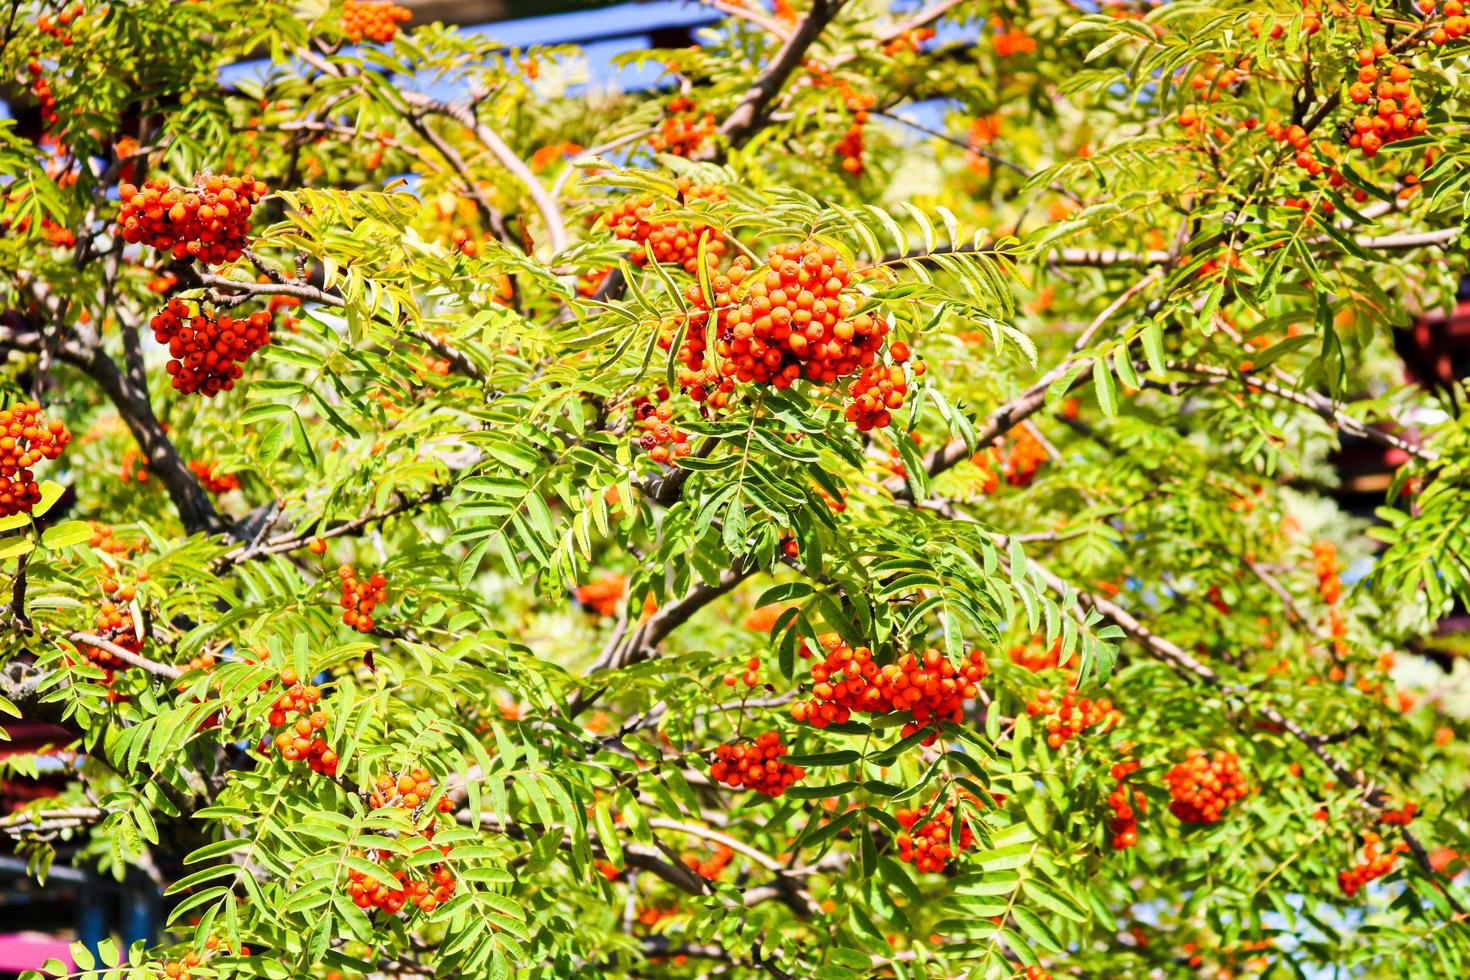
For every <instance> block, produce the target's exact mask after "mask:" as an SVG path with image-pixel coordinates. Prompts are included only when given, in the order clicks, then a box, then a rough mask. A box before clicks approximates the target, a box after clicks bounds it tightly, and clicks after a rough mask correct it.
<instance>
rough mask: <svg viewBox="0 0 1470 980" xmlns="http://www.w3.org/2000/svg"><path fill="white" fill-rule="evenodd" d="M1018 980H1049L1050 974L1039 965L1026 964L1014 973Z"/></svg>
mask: <svg viewBox="0 0 1470 980" xmlns="http://www.w3.org/2000/svg"><path fill="white" fill-rule="evenodd" d="M1016 977H1017V978H1018V980H1051V974H1050V973H1047V972H1046V971H1045V970H1043V969H1042V968H1041V967H1039V966H1028V967H1026V969H1024V970H1022V971H1021V972H1020V973H1018V974H1016Z"/></svg>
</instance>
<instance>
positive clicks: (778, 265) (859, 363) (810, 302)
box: [659, 239, 892, 428]
mask: <svg viewBox="0 0 1470 980" xmlns="http://www.w3.org/2000/svg"><path fill="white" fill-rule="evenodd" d="M710 285H711V290H712V292H713V293H714V306H713V316H714V317H715V323H714V335H715V345H714V349H713V350H706V342H705V332H706V328H707V326H708V320H709V317H710V316H711V308H710V306H709V305H708V304H707V303H706V301H705V298H704V295H703V292H702V291H701V290H700V288H699V284H697V283H691V284H690V286H689V288H688V290H687V291H686V293H685V295H686V297H687V298H688V300H689V303H690V306H691V307H692V308H693V310H694V312H692V313H691V314H690V315H689V317H688V324H687V329H686V331H685V335H684V343H683V345H682V347H681V349H680V350H679V352H678V357H679V360H680V361H681V362H682V364H683V367H682V368H681V369H680V371H679V373H678V377H679V386H680V387H681V388H683V389H684V390H685V391H686V392H688V393H689V395H690V397H691V398H693V399H694V400H696V401H700V402H705V403H707V404H708V405H710V406H711V407H712V408H721V407H723V406H724V405H725V404H726V403H727V402H728V400H729V396H730V394H731V393H732V392H733V391H734V389H735V382H737V381H740V382H745V383H749V384H758V385H771V386H772V387H775V388H787V387H790V385H791V384H792V383H793V382H795V381H796V380H797V379H798V378H805V379H807V380H808V381H811V382H814V383H816V384H819V385H831V384H833V383H834V382H836V381H838V380H839V379H841V378H845V377H848V376H849V375H852V374H854V373H855V372H858V371H861V370H863V369H864V368H868V367H871V366H873V365H875V364H878V363H879V354H880V352H881V350H882V348H883V344H884V339H885V338H886V337H887V335H888V325H887V323H885V322H884V321H883V320H881V319H878V318H876V317H874V316H872V315H871V314H868V313H859V312H857V307H858V303H859V299H858V297H857V296H856V295H855V293H854V291H852V290H851V288H850V287H851V285H852V272H851V270H849V269H848V267H847V263H846V262H844V261H843V260H842V259H841V258H840V257H838V255H837V252H836V250H835V249H833V248H832V247H831V246H828V245H822V244H820V243H818V242H817V241H815V240H812V239H808V240H806V241H804V242H801V243H799V244H797V243H789V244H786V245H781V246H778V247H775V248H772V249H771V250H770V251H769V252H768V253H767V261H766V263H765V264H764V265H763V266H761V267H759V268H756V269H752V268H751V262H750V260H749V258H747V257H746V256H743V255H742V256H740V257H739V258H737V259H736V260H735V261H734V263H732V264H731V267H730V270H729V272H727V273H726V274H725V275H721V276H716V277H714V279H713V280H712V281H711V284H710ZM677 326H678V323H677V322H676V321H673V320H671V321H670V322H669V323H668V324H666V326H665V330H664V332H663V335H662V336H661V338H660V341H659V342H660V344H661V346H663V348H664V349H665V350H669V349H671V348H672V345H673V337H674V330H675V328H676V327H677ZM872 380H873V382H874V383H875V384H876V380H877V379H876V377H874V378H873V379H872ZM889 380H890V383H891V376H890V379H889ZM879 391H880V393H881V389H879ZM885 397H886V395H885ZM885 405H891V403H889V402H885ZM891 411H892V408H891V407H885V408H883V409H882V410H881V411H879V412H877V414H876V415H875V417H874V418H873V419H872V422H873V426H874V427H876V428H882V427H884V426H886V425H887V424H888V421H889V413H890V412H891Z"/></svg>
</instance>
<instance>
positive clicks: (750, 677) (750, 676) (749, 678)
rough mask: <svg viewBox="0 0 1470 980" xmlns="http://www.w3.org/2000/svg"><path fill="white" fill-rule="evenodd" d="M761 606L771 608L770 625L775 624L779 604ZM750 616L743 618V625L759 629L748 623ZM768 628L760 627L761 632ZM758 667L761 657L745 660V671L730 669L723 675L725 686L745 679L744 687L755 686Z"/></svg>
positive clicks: (758, 673)
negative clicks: (738, 671)
mask: <svg viewBox="0 0 1470 980" xmlns="http://www.w3.org/2000/svg"><path fill="white" fill-rule="evenodd" d="M761 608H762V609H767V608H769V609H771V610H773V611H772V613H771V625H772V626H774V625H775V622H776V620H775V617H776V616H779V615H780V613H781V609H782V607H781V606H769V607H767V606H762V607H761ZM757 611H759V610H757ZM754 615H755V613H752V614H751V617H753V616H754ZM751 617H747V618H746V620H745V627H746V629H761V627H760V626H751V625H750V621H751ZM770 628H771V627H770V626H766V627H764V629H761V632H766V631H768V630H770ZM760 669H761V658H760V657H751V658H750V659H749V660H747V661H745V673H743V674H737V673H735V672H734V671H731V672H730V673H728V674H726V675H725V686H726V687H734V686H735V685H736V684H739V683H740V682H741V681H742V680H743V681H745V686H746V687H755V686H756V685H757V684H759V683H760V679H761V675H760Z"/></svg>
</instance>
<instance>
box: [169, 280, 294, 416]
mask: <svg viewBox="0 0 1470 980" xmlns="http://www.w3.org/2000/svg"><path fill="white" fill-rule="evenodd" d="M150 325H151V326H152V327H153V337H154V339H155V340H157V341H158V342H159V343H160V344H167V345H168V352H169V356H170V358H171V360H170V361H169V362H168V365H167V370H168V373H169V376H170V377H171V378H173V386H174V388H175V390H177V391H180V392H182V393H184V394H186V395H191V394H194V393H195V392H198V393H200V394H202V395H204V397H205V398H213V397H214V396H215V395H217V394H219V393H220V392H221V391H229V390H230V389H231V388H233V387H235V382H236V381H237V380H239V378H240V376H241V375H242V374H243V373H244V372H243V371H242V370H241V369H240V365H241V364H244V363H245V362H246V361H247V360H249V359H250V355H251V354H254V353H255V352H256V351H258V350H260V348H262V347H264V346H265V345H266V344H269V343H270V342H271V332H270V327H271V315H270V313H269V311H267V310H256V311H255V312H254V313H252V314H250V316H248V317H246V318H244V319H239V320H237V319H235V318H234V317H232V316H230V315H229V314H228V313H224V312H221V313H219V314H217V315H216V316H210V315H208V314H206V313H205V312H204V311H203V309H202V308H201V309H199V310H197V311H192V310H191V309H190V307H189V304H188V303H186V302H184V301H183V300H182V299H179V298H178V297H177V296H175V297H174V298H173V299H171V300H169V301H168V305H167V306H165V307H164V308H163V309H162V310H160V311H159V312H158V313H157V315H155V316H154V317H153V320H152V322H151V324H150Z"/></svg>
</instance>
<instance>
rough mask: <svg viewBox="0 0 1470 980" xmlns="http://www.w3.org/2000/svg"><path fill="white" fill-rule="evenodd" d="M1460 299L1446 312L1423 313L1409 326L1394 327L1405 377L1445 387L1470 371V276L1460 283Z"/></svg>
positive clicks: (1430, 386) (1425, 385)
mask: <svg viewBox="0 0 1470 980" xmlns="http://www.w3.org/2000/svg"><path fill="white" fill-rule="evenodd" d="M1458 298H1459V302H1458V303H1457V304H1455V308H1454V309H1453V310H1451V311H1450V313H1449V315H1448V316H1446V315H1444V314H1443V313H1427V314H1424V315H1421V316H1420V317H1419V318H1418V319H1417V320H1415V321H1414V323H1413V325H1412V326H1410V327H1409V328H1408V329H1407V330H1395V331H1394V333H1393V341H1394V343H1393V345H1394V349H1395V350H1396V351H1397V352H1398V355H1399V357H1400V358H1401V359H1402V360H1403V362H1404V375H1405V377H1406V380H1408V381H1411V382H1413V383H1415V384H1419V385H1423V386H1424V387H1426V388H1440V389H1446V388H1450V387H1452V386H1454V385H1455V383H1456V382H1457V381H1458V380H1459V379H1460V378H1463V377H1465V376H1466V375H1470V280H1467V281H1465V282H1462V283H1461V284H1460V294H1459V297H1458Z"/></svg>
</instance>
